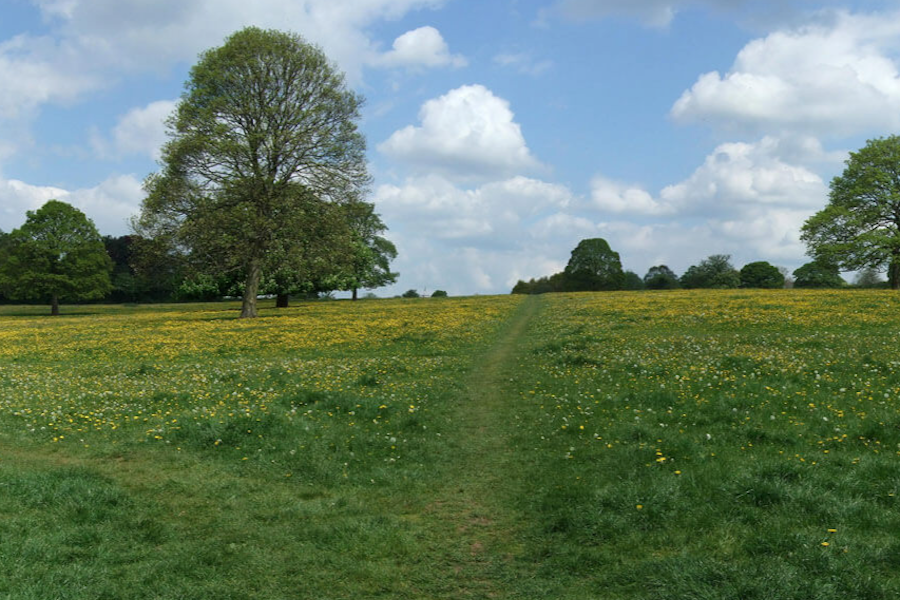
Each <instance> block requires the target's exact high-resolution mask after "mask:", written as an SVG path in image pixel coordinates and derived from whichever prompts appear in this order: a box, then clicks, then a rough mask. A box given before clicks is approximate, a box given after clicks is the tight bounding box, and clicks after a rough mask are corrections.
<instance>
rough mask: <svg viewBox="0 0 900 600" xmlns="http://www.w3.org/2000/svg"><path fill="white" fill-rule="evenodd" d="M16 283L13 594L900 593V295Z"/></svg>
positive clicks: (0, 459) (0, 378) (3, 515)
mask: <svg viewBox="0 0 900 600" xmlns="http://www.w3.org/2000/svg"><path fill="white" fill-rule="evenodd" d="M42 312H43V307H37V308H30V307H3V308H0V565H2V567H0V599H10V600H12V599H15V600H29V599H42V600H43V599H48V598H51V599H55V598H60V599H88V598H90V599H98V598H99V599H104V598H108V599H120V598H126V599H128V598H134V599H137V598H140V599H147V598H159V599H198V600H199V599H207V598H217V599H281V598H283V599H293V598H317V599H318V598H448V599H449V598H492V597H493V598H647V599H650V598H663V599H665V598H672V599H675V598H679V599H681V598H698V599H699V598H709V599H713V598H715V599H720V598H733V599H755V598H760V599H761V598H797V599H800V598H810V599H812V598H815V599H819V598H826V599H827V598H844V599H846V598H873V599H877V598H896V597H898V596H900V575H898V572H900V369H898V367H900V297H897V296H896V295H895V294H892V293H891V292H887V291H880V292H859V291H853V292H850V291H834V292H802V291H792V290H786V291H785V290H779V291H772V292H756V291H723V292H714V291H703V292H663V293H652V292H643V293H603V294H568V295H548V296H543V297H529V298H523V297H514V296H504V297H478V298H460V299H453V298H451V299H445V300H436V299H419V300H374V301H361V302H349V301H338V302H330V303H309V304H299V305H297V306H296V307H293V308H290V309H278V310H276V309H274V308H268V307H265V308H264V310H263V311H262V316H261V317H260V318H259V319H256V320H250V321H242V320H239V319H237V318H236V315H237V312H236V310H235V309H234V306H232V305H226V304H209V305H193V306H186V305H178V306H176V305H172V306H154V307H93V306H88V307H69V308H68V314H66V313H67V310H66V308H65V307H64V310H63V312H64V315H63V316H62V317H60V318H55V319H51V318H48V317H44V316H42V315H41V313H42Z"/></svg>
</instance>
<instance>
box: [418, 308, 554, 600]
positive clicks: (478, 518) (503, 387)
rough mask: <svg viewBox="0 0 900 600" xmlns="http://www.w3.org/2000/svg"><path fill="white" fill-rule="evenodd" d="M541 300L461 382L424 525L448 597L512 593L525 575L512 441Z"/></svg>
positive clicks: (520, 311) (519, 316)
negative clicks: (520, 380) (525, 355)
mask: <svg viewBox="0 0 900 600" xmlns="http://www.w3.org/2000/svg"><path fill="white" fill-rule="evenodd" d="M539 307H540V299H539V298H537V297H534V296H532V297H529V298H528V299H527V300H526V301H524V302H523V304H522V305H521V306H520V307H519V309H518V310H517V312H516V313H515V314H514V315H513V317H512V318H511V320H510V322H509V323H508V324H507V326H506V328H505V329H504V331H503V332H502V333H501V334H500V335H499V336H498V338H497V340H496V342H495V343H494V344H493V345H492V346H491V347H490V348H489V349H488V350H487V351H486V352H485V354H483V355H482V356H480V357H477V358H476V359H475V364H474V366H473V368H472V370H471V372H470V374H469V376H468V378H467V381H466V384H465V386H464V387H463V391H462V397H461V398H460V401H459V402H458V404H457V406H458V409H457V411H456V413H455V414H454V415H453V419H454V430H455V432H456V433H455V439H454V440H448V441H449V442H450V444H451V447H452V449H453V453H454V455H453V456H452V457H450V458H449V460H448V461H447V465H446V467H445V471H444V473H443V474H442V476H441V478H440V481H441V483H440V485H439V486H438V487H436V488H435V489H434V490H433V493H432V495H431V499H430V500H429V502H428V504H427V505H426V507H425V510H424V511H423V516H422V520H423V523H422V525H423V526H424V527H425V529H426V530H428V531H429V535H428V537H429V538H430V539H432V540H436V541H437V543H438V546H436V547H433V548H431V549H430V554H431V556H429V557H428V560H431V561H433V563H434V566H435V569H443V571H444V576H445V578H446V586H445V589H446V597H448V598H449V597H453V598H499V597H509V592H510V589H511V588H513V587H516V588H521V578H522V577H527V573H524V572H523V565H522V563H521V561H520V560H519V559H518V557H519V556H520V555H521V552H522V546H521V545H522V540H521V531H520V529H521V528H520V524H521V523H520V519H519V516H518V515H517V514H516V512H515V511H514V510H513V509H512V508H511V504H512V503H511V499H512V498H513V495H514V494H516V493H517V491H518V489H519V488H520V485H521V480H520V478H518V477H517V476H516V474H515V473H516V468H515V467H514V459H515V455H516V448H515V447H514V445H513V443H512V441H511V440H512V435H513V433H514V430H515V426H516V425H515V421H516V403H515V402H514V401H513V399H514V398H516V397H517V394H516V393H515V392H514V390H513V385H514V374H515V369H516V366H517V362H516V358H517V355H518V352H519V351H520V348H521V344H522V340H523V339H524V337H525V332H526V331H527V329H528V326H529V323H530V322H531V321H532V319H533V318H534V317H535V315H536V314H537V313H538V311H539Z"/></svg>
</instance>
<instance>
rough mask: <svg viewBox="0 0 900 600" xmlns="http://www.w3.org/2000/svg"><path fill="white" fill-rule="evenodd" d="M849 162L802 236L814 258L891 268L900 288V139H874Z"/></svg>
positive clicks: (845, 266) (849, 266) (843, 265)
mask: <svg viewBox="0 0 900 600" xmlns="http://www.w3.org/2000/svg"><path fill="white" fill-rule="evenodd" d="M846 165H847V166H846V168H845V169H844V172H843V173H842V174H841V175H840V176H838V177H835V178H834V179H832V181H831V191H830V193H829V194H828V205H827V206H826V207H825V208H824V209H822V210H821V211H819V212H818V213H816V214H815V215H813V216H812V217H810V218H809V219H808V220H807V221H806V223H805V224H804V225H803V229H802V232H801V236H800V237H801V239H802V240H803V241H804V242H806V245H807V248H808V250H809V254H810V255H811V256H813V257H814V258H816V259H818V260H821V261H824V262H826V263H829V264H833V265H835V266H837V267H838V268H839V269H841V270H844V271H854V270H859V269H865V268H867V267H871V268H875V269H879V270H887V272H888V279H889V280H890V284H891V288H893V289H895V290H896V289H900V137H898V136H896V135H893V136H890V137H886V138H878V139H874V140H869V141H868V143H867V144H866V145H865V147H863V148H862V149H861V150H859V151H858V152H851V153H850V158H849V159H847V162H846Z"/></svg>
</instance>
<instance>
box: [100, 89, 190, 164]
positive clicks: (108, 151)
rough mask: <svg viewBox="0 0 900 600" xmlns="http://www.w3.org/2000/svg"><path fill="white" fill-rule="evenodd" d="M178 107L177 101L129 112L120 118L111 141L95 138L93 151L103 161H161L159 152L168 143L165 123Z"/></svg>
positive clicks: (152, 103)
mask: <svg viewBox="0 0 900 600" xmlns="http://www.w3.org/2000/svg"><path fill="white" fill-rule="evenodd" d="M176 105H177V102H176V101H174V100H160V101H157V102H151V103H150V104H148V105H147V106H144V107H140V108H134V109H132V110H130V111H128V112H127V113H126V114H124V115H123V116H122V117H121V118H119V121H118V123H116V125H115V127H114V128H113V130H112V136H111V139H105V138H102V137H100V136H95V138H94V140H93V145H94V150H95V151H96V152H97V154H99V155H100V156H101V157H103V158H109V157H112V156H121V155H126V154H138V155H143V156H147V157H149V158H152V159H153V160H159V158H160V150H161V149H162V146H163V144H164V143H165V142H166V140H167V139H168V138H167V136H166V125H165V121H166V119H167V118H168V117H169V116H170V115H171V114H172V113H173V111H174V110H175V107H176Z"/></svg>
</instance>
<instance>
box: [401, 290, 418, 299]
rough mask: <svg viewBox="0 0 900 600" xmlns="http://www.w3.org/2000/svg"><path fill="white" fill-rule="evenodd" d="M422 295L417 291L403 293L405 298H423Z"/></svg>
mask: <svg viewBox="0 0 900 600" xmlns="http://www.w3.org/2000/svg"><path fill="white" fill-rule="evenodd" d="M421 297H422V296H421V294H419V292H417V291H416V290H406V291H405V292H403V298H421Z"/></svg>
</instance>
